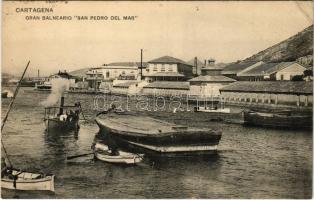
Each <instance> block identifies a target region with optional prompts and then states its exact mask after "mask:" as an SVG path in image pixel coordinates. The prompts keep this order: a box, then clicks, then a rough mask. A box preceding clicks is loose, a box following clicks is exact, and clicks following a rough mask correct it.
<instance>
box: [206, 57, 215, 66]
mask: <svg viewBox="0 0 314 200" xmlns="http://www.w3.org/2000/svg"><path fill="white" fill-rule="evenodd" d="M214 65H215V59H213V58H210V59H209V60H208V66H214Z"/></svg>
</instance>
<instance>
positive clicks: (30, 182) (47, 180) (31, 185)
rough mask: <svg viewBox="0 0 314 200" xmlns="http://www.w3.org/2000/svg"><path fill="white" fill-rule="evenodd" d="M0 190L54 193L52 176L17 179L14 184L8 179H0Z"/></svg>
mask: <svg viewBox="0 0 314 200" xmlns="http://www.w3.org/2000/svg"><path fill="white" fill-rule="evenodd" d="M1 188H5V189H12V190H45V191H53V192H54V190H55V189H54V175H51V176H46V177H44V178H39V179H22V178H18V179H17V180H16V181H15V183H14V180H12V179H9V178H1Z"/></svg>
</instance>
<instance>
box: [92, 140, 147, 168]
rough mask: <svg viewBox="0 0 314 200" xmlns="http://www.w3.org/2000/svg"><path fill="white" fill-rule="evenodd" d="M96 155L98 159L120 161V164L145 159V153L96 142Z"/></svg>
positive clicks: (111, 161) (94, 148)
mask: <svg viewBox="0 0 314 200" xmlns="http://www.w3.org/2000/svg"><path fill="white" fill-rule="evenodd" d="M93 150H94V155H95V157H96V158H97V159H98V160H101V161H105V162H109V163H117V164H118V163H119V164H136V163H139V162H141V161H142V160H143V154H134V153H129V152H125V151H121V150H112V149H109V147H108V146H107V145H104V144H101V143H96V144H95V145H94V147H93Z"/></svg>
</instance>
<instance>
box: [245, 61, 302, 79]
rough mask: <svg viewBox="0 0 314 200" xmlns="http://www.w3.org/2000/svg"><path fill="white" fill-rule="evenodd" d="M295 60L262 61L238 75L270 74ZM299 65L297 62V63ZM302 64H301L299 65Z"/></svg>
mask: <svg viewBox="0 0 314 200" xmlns="http://www.w3.org/2000/svg"><path fill="white" fill-rule="evenodd" d="M295 63H296V62H281V63H264V64H262V65H259V66H257V67H254V68H253V69H251V70H248V71H246V72H244V73H242V74H241V75H240V76H264V75H271V74H273V73H276V72H278V71H280V70H282V69H285V68H287V67H289V66H290V65H292V64H295ZM296 64H298V63H296ZM298 65H299V64H298ZM301 66H302V65H301Z"/></svg>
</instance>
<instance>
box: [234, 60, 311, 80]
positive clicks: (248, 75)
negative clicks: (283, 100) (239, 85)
mask: <svg viewBox="0 0 314 200" xmlns="http://www.w3.org/2000/svg"><path fill="white" fill-rule="evenodd" d="M305 70H306V68H305V67H304V66H302V65H300V64H298V63H296V62H281V63H263V64H261V65H258V66H254V67H253V68H251V69H249V70H246V71H244V72H241V73H238V75H237V76H238V80H241V81H263V80H268V81H269V80H271V81H275V80H277V81H278V80H281V81H282V80H285V81H287V80H292V77H294V76H296V75H303V72H304V71H305Z"/></svg>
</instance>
